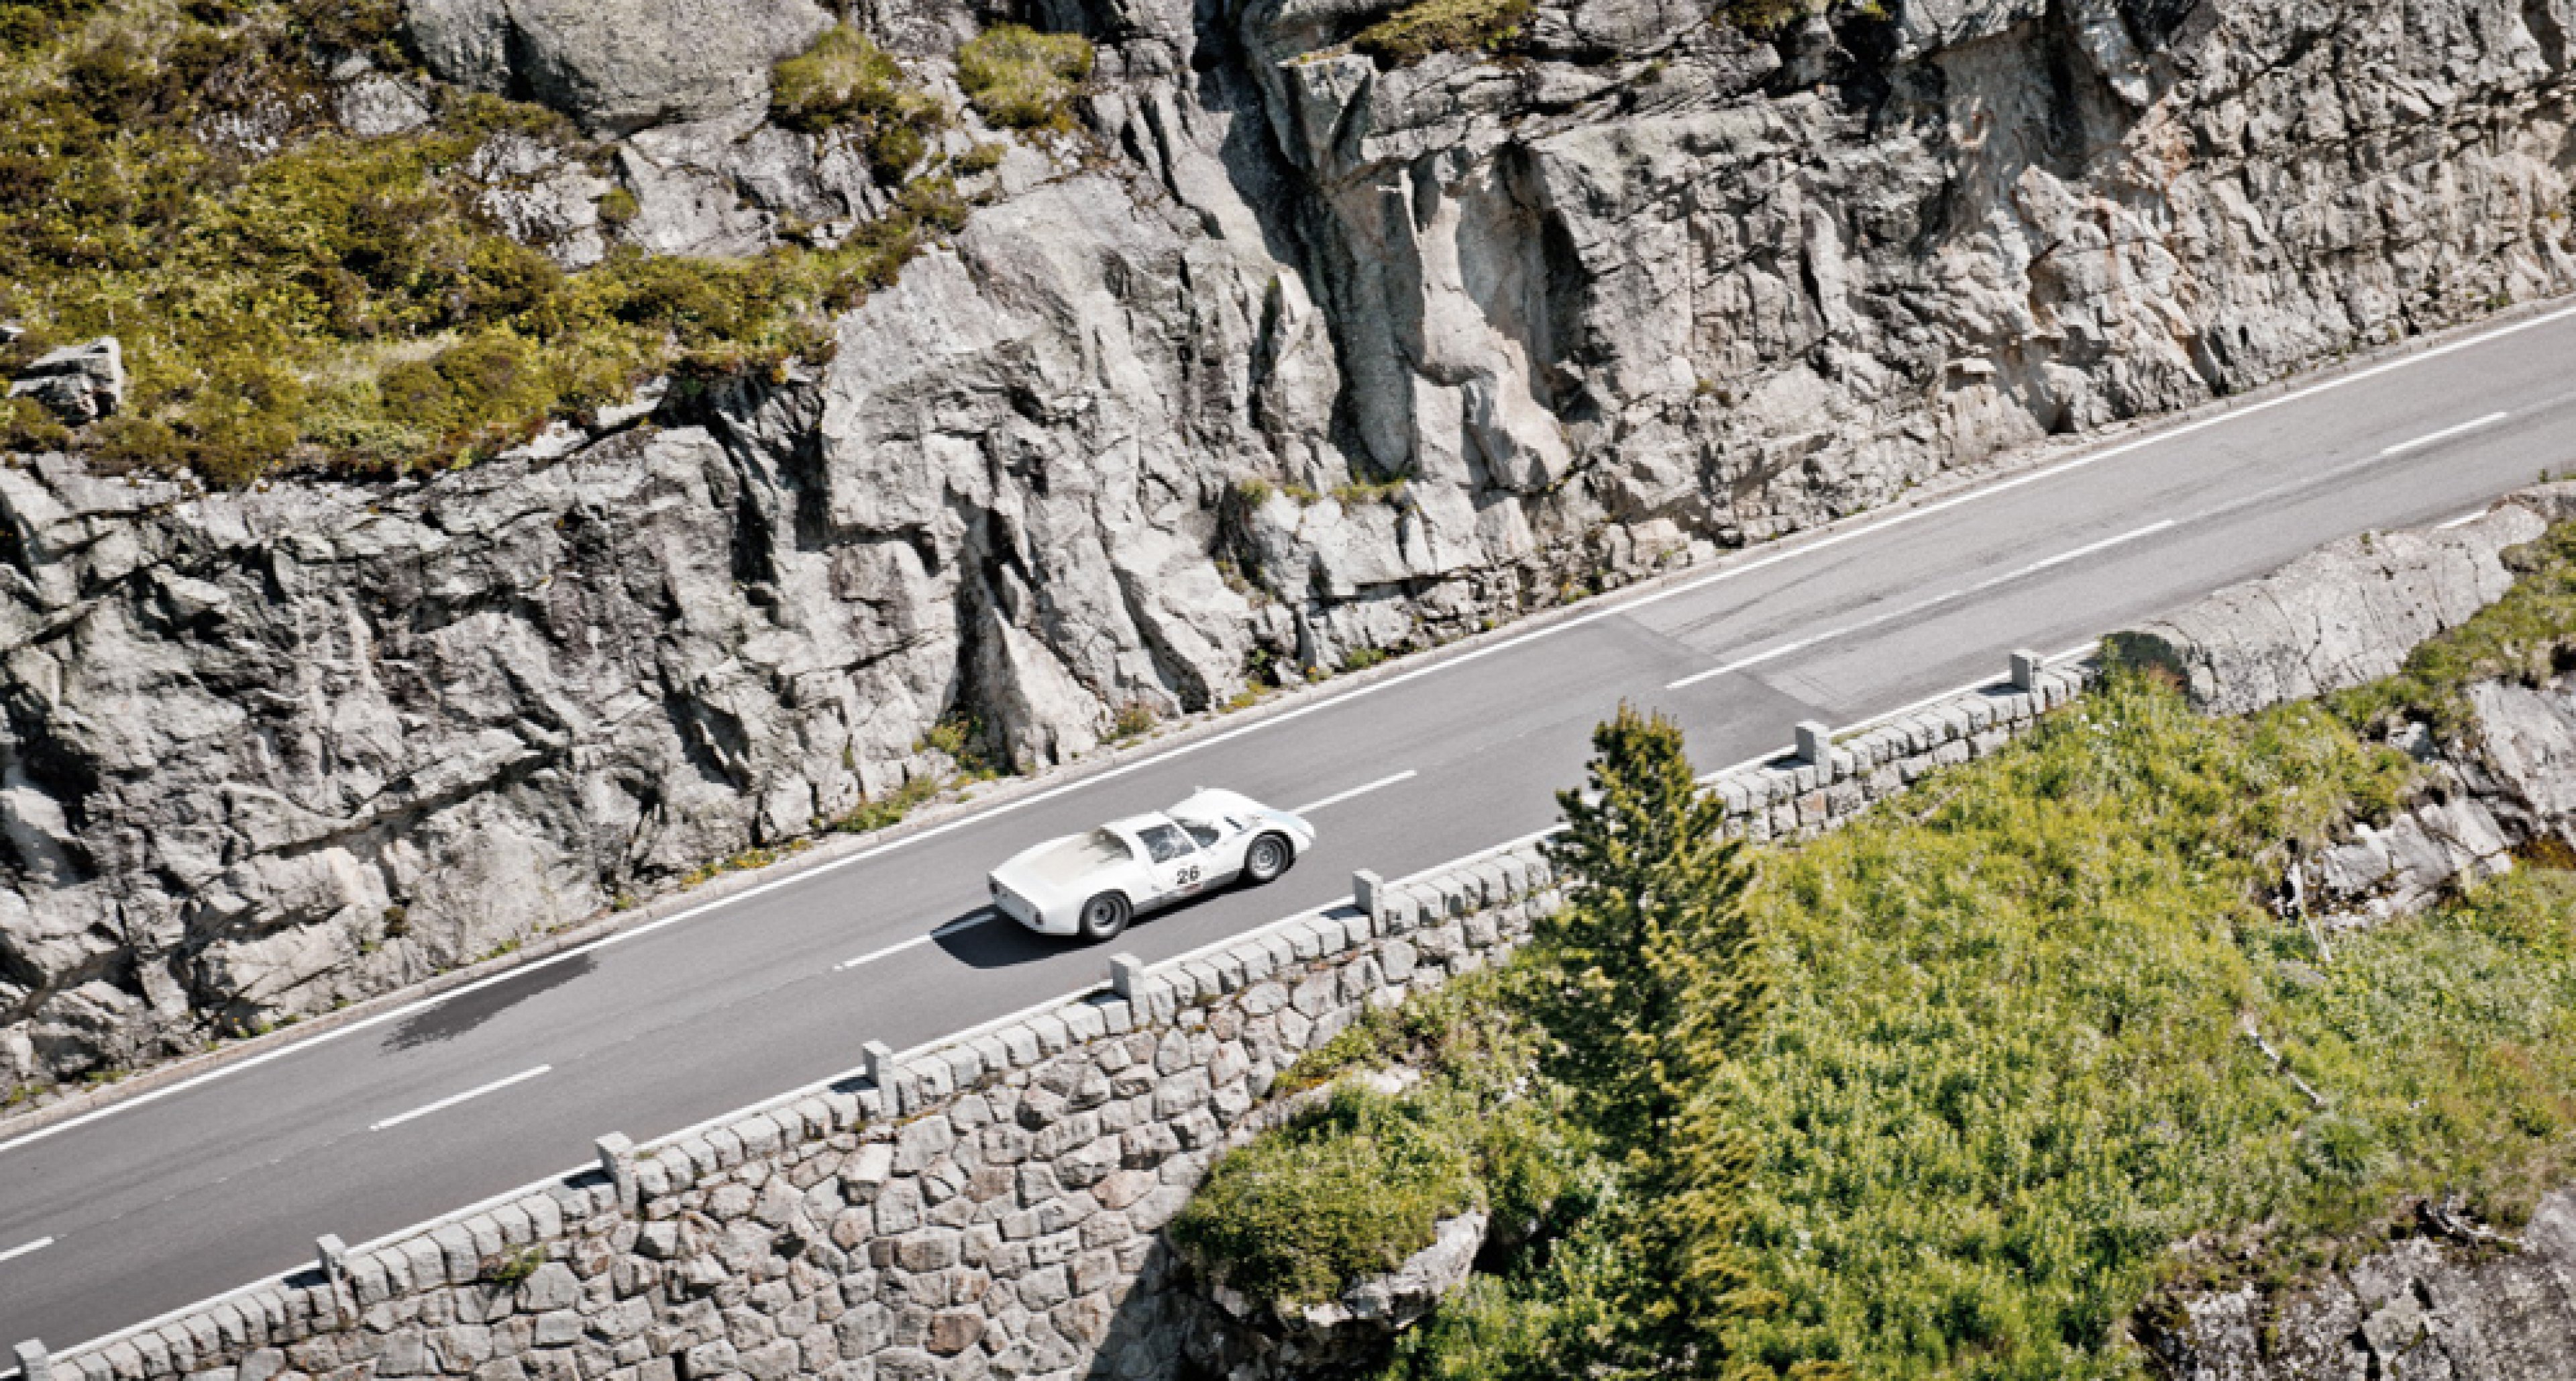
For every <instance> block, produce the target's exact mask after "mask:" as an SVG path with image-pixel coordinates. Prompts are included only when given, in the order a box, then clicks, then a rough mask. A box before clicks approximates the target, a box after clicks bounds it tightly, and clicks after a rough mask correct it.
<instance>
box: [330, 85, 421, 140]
mask: <svg viewBox="0 0 2576 1381" xmlns="http://www.w3.org/2000/svg"><path fill="white" fill-rule="evenodd" d="M331 111H332V114H333V115H334V116H336V117H337V118H338V119H339V121H340V128H342V129H345V130H347V131H348V132H349V133H351V134H354V135H356V136H358V137H359V138H361V139H374V138H379V137H381V136H384V135H388V134H401V133H403V132H404V131H406V130H414V129H418V128H420V127H421V126H422V125H425V124H428V123H429V120H430V109H429V100H428V98H427V97H425V96H423V95H422V94H421V91H420V88H419V87H417V86H415V85H414V84H412V83H411V82H409V81H406V80H404V79H403V78H401V77H397V76H392V75H389V74H387V73H383V72H367V73H363V74H362V75H359V76H357V77H354V78H352V79H350V80H348V81H344V82H341V83H340V84H339V85H338V86H336V87H334V88H333V89H332V92H331Z"/></svg>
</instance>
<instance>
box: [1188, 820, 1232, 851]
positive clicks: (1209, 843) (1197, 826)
mask: <svg viewBox="0 0 2576 1381" xmlns="http://www.w3.org/2000/svg"><path fill="white" fill-rule="evenodd" d="M1181 828H1182V829H1185V830H1188V831H1189V832H1190V838H1192V839H1195V840H1197V841H1198V845H1199V847H1200V848H1202V849H1212V848H1214V847H1216V841H1218V840H1220V839H1223V838H1224V837H1225V835H1224V834H1223V833H1222V832H1221V831H1219V830H1218V829H1217V827H1216V826H1214V825H1210V824H1205V823H1202V822H1200V821H1197V820H1184V821H1182V822H1181Z"/></svg>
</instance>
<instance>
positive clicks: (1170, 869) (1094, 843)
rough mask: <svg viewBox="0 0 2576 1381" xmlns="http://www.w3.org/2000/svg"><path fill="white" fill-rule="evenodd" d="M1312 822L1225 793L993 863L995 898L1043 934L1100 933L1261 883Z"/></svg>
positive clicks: (1310, 833)
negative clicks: (1229, 887) (1233, 887)
mask: <svg viewBox="0 0 2576 1381" xmlns="http://www.w3.org/2000/svg"><path fill="white" fill-rule="evenodd" d="M1314 844H1315V827H1314V826H1312V825H1309V824H1307V823H1306V822H1305V821H1303V820H1301V819H1299V818H1297V817H1296V816H1294V815H1291V814H1289V813H1288V812H1286V811H1284V810H1272V809H1271V808H1270V807H1268V806H1265V805H1262V804H1260V803H1259V802H1256V801H1254V800H1251V799H1250V798H1248V797H1245V796H1243V795H1240V794H1238V793H1236V792H1232V791H1211V790H1206V789H1201V790H1198V791H1194V792H1192V793H1190V796H1189V799H1187V800H1185V801H1182V802H1181V803H1180V804H1179V805H1176V806H1174V807H1172V808H1171V809H1170V810H1167V811H1163V812H1162V813H1160V814H1157V815H1131V816H1129V817H1127V818H1126V819H1124V820H1112V821H1110V822H1109V823H1108V824H1105V825H1102V826H1101V827H1099V828H1098V829H1094V830H1086V831H1084V832H1083V833H1081V834H1068V835H1065V836H1064V837H1062V838H1060V839H1050V840H1048V841H1047V842H1045V843H1043V844H1040V845H1037V846H1036V847H1034V848H1030V849H1026V850H1023V851H1021V852H1020V853H1017V854H1014V855H1012V857H1011V859H1010V861H1008V862H1006V863H1004V864H1003V865H1002V866H1001V867H999V868H996V869H994V870H993V872H992V874H991V876H990V877H989V879H987V881H988V883H989V885H990V886H991V888H992V891H993V905H994V907H995V909H997V910H999V911H1000V912H1001V913H1002V914H1003V915H1005V916H1008V917H1010V918H1011V919H1012V920H1015V921H1018V922H1019V923H1020V924H1022V925H1024V926H1027V927H1028V928H1029V929H1031V930H1034V931H1036V932H1038V933H1039V934H1041V935H1079V936H1081V937H1082V938H1084V939H1086V940H1106V939H1108V938H1110V937H1111V936H1113V935H1116V934H1117V933H1118V932H1120V931H1122V930H1125V929H1126V928H1127V923H1128V922H1129V921H1131V920H1134V919H1135V918H1136V917H1137V916H1139V915H1141V914H1143V913H1144V912H1147V911H1152V910H1154V909H1156V908H1158V907H1164V906H1169V905H1171V904H1173V903H1174V902H1178V901H1184V900H1187V899H1188V898H1191V897H1195V896H1198V895H1200V894H1202V893H1205V892H1211V891H1214V890H1215V889H1217V888H1219V887H1222V886H1224V885H1226V884H1227V883H1230V882H1234V881H1236V880H1237V879H1240V880H1242V881H1245V882H1250V883H1264V882H1268V881H1270V880H1271V879H1272V878H1275V877H1277V876H1279V875H1280V874H1281V873H1284V872H1287V871H1288V865H1290V864H1292V863H1294V862H1296V861H1297V858H1298V856H1299V855H1300V854H1303V853H1305V852H1306V850H1308V849H1310V848H1313V847H1314Z"/></svg>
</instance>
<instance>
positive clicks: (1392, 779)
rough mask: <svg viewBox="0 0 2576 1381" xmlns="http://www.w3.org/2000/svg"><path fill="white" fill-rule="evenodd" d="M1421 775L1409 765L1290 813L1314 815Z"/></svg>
mask: <svg viewBox="0 0 2576 1381" xmlns="http://www.w3.org/2000/svg"><path fill="white" fill-rule="evenodd" d="M1421 775H1422V774H1421V773H1420V772H1417V771H1415V770H1413V769H1412V768H1410V767H1408V768H1406V769H1404V770H1403V771H1401V772H1398V773H1396V774H1394V775H1393V776H1387V777H1380V778H1378V779H1377V780H1376V781H1373V782H1370V783H1368V784H1367V785H1365V786H1355V787H1352V788H1351V789H1350V790H1348V791H1337V792H1334V793H1333V794H1332V795H1330V796H1327V797H1325V798H1324V799H1322V800H1320V801H1308V802H1307V803H1306V804H1304V805H1302V806H1298V807H1295V808H1294V809H1291V810H1290V811H1289V812H1288V813H1289V814H1291V815H1312V814H1314V813H1315V812H1316V811H1319V810H1322V809H1323V808H1324V807H1326V806H1337V805H1340V804H1341V803H1342V802H1344V801H1347V800H1349V799H1351V798H1352V797H1354V796H1366V795H1367V794H1369V793H1370V792H1372V791H1375V790H1377V789H1378V788H1379V787H1382V786H1393V785H1395V784H1396V783H1397V782H1402V781H1410V780H1412V779H1413V778H1415V777H1419V776H1421Z"/></svg>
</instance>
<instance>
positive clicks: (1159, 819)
mask: <svg viewBox="0 0 2576 1381" xmlns="http://www.w3.org/2000/svg"><path fill="white" fill-rule="evenodd" d="M1171 823H1172V817H1170V816H1168V815H1165V814H1163V813H1162V812H1160V811H1156V812H1154V813H1153V814H1151V815H1129V816H1123V817H1121V818H1119V819H1116V820H1112V821H1110V822H1109V823H1108V824H1106V825H1103V826H1101V828H1102V829H1105V830H1114V831H1116V832H1117V833H1119V834H1139V833H1142V832H1143V831H1144V830H1146V829H1147V828H1149V827H1151V826H1154V825H1169V824H1171Z"/></svg>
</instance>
